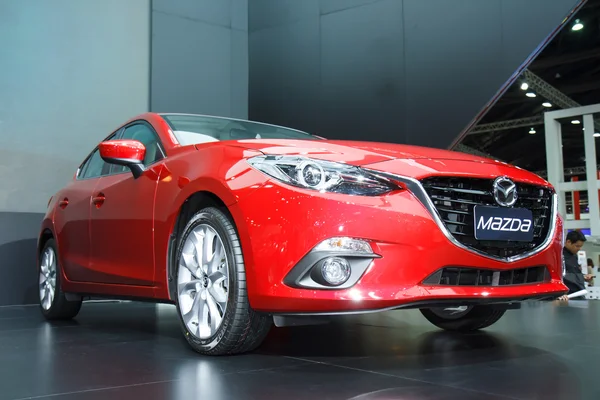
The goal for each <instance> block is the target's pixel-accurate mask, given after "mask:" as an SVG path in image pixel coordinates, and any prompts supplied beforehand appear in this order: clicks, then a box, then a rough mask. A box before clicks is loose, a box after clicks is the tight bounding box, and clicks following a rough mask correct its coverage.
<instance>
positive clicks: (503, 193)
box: [493, 176, 517, 207]
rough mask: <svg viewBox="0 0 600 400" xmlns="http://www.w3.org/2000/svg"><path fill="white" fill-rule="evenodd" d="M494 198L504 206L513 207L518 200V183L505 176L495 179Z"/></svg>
mask: <svg viewBox="0 0 600 400" xmlns="http://www.w3.org/2000/svg"><path fill="white" fill-rule="evenodd" d="M493 187H494V199H495V200H496V203H498V205H500V206H502V207H512V206H513V205H514V204H515V203H516V202H517V185H516V184H515V183H514V182H513V181H512V180H510V179H509V178H507V177H505V176H501V177H499V178H496V180H495V181H494V185H493Z"/></svg>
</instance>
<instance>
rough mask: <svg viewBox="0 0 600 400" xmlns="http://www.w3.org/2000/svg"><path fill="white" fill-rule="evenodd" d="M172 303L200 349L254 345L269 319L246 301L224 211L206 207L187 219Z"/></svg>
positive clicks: (212, 351)
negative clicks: (174, 301)
mask: <svg viewBox="0 0 600 400" xmlns="http://www.w3.org/2000/svg"><path fill="white" fill-rule="evenodd" d="M176 281H177V309H178V313H179V319H180V322H181V325H182V328H183V331H184V334H185V337H186V339H187V341H188V343H189V344H190V346H191V347H192V348H193V349H194V350H195V351H197V352H199V353H201V354H206V355H225V354H237V353H244V352H248V351H252V350H254V349H255V348H257V347H258V346H259V345H260V344H261V342H262V341H263V340H264V338H265V337H266V336H267V334H268V332H269V330H270V328H271V324H272V319H271V318H270V317H269V316H268V315H264V314H261V313H257V312H255V311H254V310H252V308H251V307H250V303H249V301H248V294H247V291H246V270H245V266H244V257H243V255H242V248H241V245H240V241H239V237H238V235H237V232H236V230H235V227H234V225H233V223H232V221H231V219H230V217H229V216H228V215H227V214H225V213H224V212H222V211H221V210H219V209H217V208H214V207H208V208H205V209H203V210H201V211H199V212H198V213H196V214H195V215H194V216H193V217H192V218H191V219H190V221H189V222H188V223H187V225H186V227H185V229H184V230H183V234H182V236H181V238H180V240H179V247H178V251H177V264H176Z"/></svg>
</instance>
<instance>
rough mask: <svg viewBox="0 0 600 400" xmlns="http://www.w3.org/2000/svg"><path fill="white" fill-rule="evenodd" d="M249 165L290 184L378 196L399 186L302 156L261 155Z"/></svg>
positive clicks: (321, 190)
mask: <svg viewBox="0 0 600 400" xmlns="http://www.w3.org/2000/svg"><path fill="white" fill-rule="evenodd" d="M248 162H249V163H250V165H252V166H253V167H254V168H256V169H258V170H259V171H262V172H264V173H265V174H267V175H269V176H271V177H273V178H275V179H277V180H279V181H281V182H285V183H287V184H290V185H294V186H297V187H301V188H305V189H313V190H318V191H320V192H333V193H343V194H354V195H362V196H377V195H381V194H384V193H388V192H391V191H392V190H397V189H400V188H399V187H398V186H396V185H394V184H393V183H392V182H390V181H388V180H386V179H385V178H379V177H377V176H375V175H373V174H371V173H369V172H367V171H364V170H362V169H361V168H358V167H355V166H352V165H347V164H342V163H336V162H330V161H321V160H314V159H311V158H307V157H300V156H258V157H253V158H250V159H248Z"/></svg>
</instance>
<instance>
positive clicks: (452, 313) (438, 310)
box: [431, 306, 473, 319]
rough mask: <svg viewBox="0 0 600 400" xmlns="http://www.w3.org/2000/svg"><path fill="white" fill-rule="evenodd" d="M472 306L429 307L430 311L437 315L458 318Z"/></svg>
mask: <svg viewBox="0 0 600 400" xmlns="http://www.w3.org/2000/svg"><path fill="white" fill-rule="evenodd" d="M472 308H473V307H472V306H458V307H435V308H431V311H432V312H433V313H434V314H436V315H437V316H438V317H442V318H446V319H458V318H461V317H463V316H465V315H466V314H468V313H469V311H471V309H472Z"/></svg>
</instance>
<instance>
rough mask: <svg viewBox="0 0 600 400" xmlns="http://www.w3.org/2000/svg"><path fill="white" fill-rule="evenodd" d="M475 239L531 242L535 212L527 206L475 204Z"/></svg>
mask: <svg viewBox="0 0 600 400" xmlns="http://www.w3.org/2000/svg"><path fill="white" fill-rule="evenodd" d="M473 212H474V215H473V216H474V217H475V218H474V219H475V227H474V228H475V239H477V240H506V241H514V242H531V241H532V240H533V231H534V224H533V213H532V212H531V210H527V209H525V208H503V207H489V206H475V207H474V210H473Z"/></svg>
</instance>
